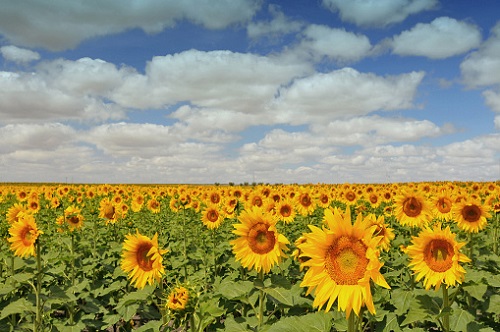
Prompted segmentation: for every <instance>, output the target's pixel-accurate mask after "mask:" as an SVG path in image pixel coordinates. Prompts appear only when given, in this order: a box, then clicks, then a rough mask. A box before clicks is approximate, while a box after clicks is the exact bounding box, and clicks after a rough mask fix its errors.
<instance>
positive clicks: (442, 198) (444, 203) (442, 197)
mask: <svg viewBox="0 0 500 332" xmlns="http://www.w3.org/2000/svg"><path fill="white" fill-rule="evenodd" d="M432 203H433V206H432V212H433V215H434V217H436V218H438V219H441V220H444V221H450V220H452V219H453V210H452V208H453V198H452V196H451V193H450V192H449V191H448V190H446V189H445V190H440V191H439V192H438V193H437V194H435V195H434V198H433V200H432Z"/></svg>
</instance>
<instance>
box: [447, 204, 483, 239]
mask: <svg viewBox="0 0 500 332" xmlns="http://www.w3.org/2000/svg"><path fill="white" fill-rule="evenodd" d="M453 214H454V215H455V218H456V222H457V226H458V228H460V229H461V230H463V231H466V232H470V233H477V232H479V231H480V230H482V229H483V228H485V227H486V224H487V223H488V221H487V218H491V214H490V213H489V212H488V211H487V209H486V208H485V207H484V206H483V205H482V204H481V203H480V202H479V200H476V199H463V200H461V201H460V202H459V203H455V204H454V206H453Z"/></svg>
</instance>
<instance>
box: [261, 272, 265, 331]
mask: <svg viewBox="0 0 500 332" xmlns="http://www.w3.org/2000/svg"><path fill="white" fill-rule="evenodd" d="M259 279H260V281H262V284H264V270H262V269H261V270H260V271H259ZM265 297H266V294H265V293H264V290H263V289H262V288H261V289H260V290H259V329H260V328H261V327H262V322H263V321H264V306H265Z"/></svg>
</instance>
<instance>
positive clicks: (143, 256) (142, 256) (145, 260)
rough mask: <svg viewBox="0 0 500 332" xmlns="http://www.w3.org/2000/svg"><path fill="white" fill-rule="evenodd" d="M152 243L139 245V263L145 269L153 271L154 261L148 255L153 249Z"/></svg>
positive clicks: (137, 256)
mask: <svg viewBox="0 0 500 332" xmlns="http://www.w3.org/2000/svg"><path fill="white" fill-rule="evenodd" d="M151 247H152V246H151V244H149V243H144V244H141V245H140V246H139V248H138V249H137V254H136V258H137V265H139V267H140V268H141V270H143V271H151V270H152V269H153V261H152V260H151V259H150V257H149V256H148V252H149V250H150V249H151Z"/></svg>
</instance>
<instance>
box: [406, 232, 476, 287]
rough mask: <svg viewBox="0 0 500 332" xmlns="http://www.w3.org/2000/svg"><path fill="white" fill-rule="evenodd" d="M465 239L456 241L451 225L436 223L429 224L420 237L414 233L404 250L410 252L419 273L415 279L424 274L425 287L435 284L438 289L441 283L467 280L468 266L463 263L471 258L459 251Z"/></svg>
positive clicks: (450, 284) (413, 268)
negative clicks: (465, 277)
mask: <svg viewBox="0 0 500 332" xmlns="http://www.w3.org/2000/svg"><path fill="white" fill-rule="evenodd" d="M464 245H465V242H457V241H455V234H453V233H452V232H451V230H450V227H449V226H448V227H446V228H445V229H441V224H440V223H437V224H436V225H435V226H434V228H433V229H431V228H430V227H426V228H425V229H424V230H422V231H421V232H420V234H419V235H418V236H417V237H412V243H411V244H410V245H409V246H408V247H407V248H406V250H405V252H406V253H407V254H408V255H409V256H410V259H411V262H410V264H409V266H410V268H411V269H412V270H413V271H414V273H415V274H417V277H416V279H415V280H416V281H420V280H421V279H422V278H424V281H423V283H424V287H425V289H429V288H431V286H435V287H436V290H438V289H439V287H440V286H441V283H444V284H446V286H447V287H448V286H454V285H455V284H456V283H457V282H458V283H461V282H462V281H463V280H464V274H465V270H464V268H463V267H462V266H461V265H460V263H467V262H470V259H469V258H468V257H467V256H466V255H464V254H462V253H461V252H460V249H461V248H462V247H463V246H464Z"/></svg>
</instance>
